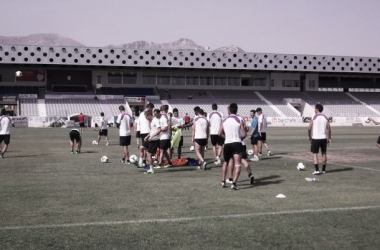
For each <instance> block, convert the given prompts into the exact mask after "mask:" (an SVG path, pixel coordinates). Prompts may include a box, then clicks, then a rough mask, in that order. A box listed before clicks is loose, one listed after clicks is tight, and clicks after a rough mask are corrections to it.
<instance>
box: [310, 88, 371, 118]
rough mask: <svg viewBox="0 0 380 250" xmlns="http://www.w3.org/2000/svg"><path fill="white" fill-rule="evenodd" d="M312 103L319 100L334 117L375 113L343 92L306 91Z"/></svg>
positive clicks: (361, 115) (362, 115)
mask: <svg viewBox="0 0 380 250" xmlns="http://www.w3.org/2000/svg"><path fill="white" fill-rule="evenodd" d="M307 95H308V96H310V97H311V98H312V99H313V100H315V102H314V103H317V102H320V103H321V104H322V105H324V107H325V108H326V110H328V111H330V112H331V113H330V115H331V116H335V117H364V116H374V115H376V114H375V113H374V112H373V111H371V110H370V109H368V108H367V107H366V106H365V105H363V104H362V103H360V102H357V101H355V100H354V99H352V98H351V97H349V96H348V95H347V94H346V93H343V92H307Z"/></svg>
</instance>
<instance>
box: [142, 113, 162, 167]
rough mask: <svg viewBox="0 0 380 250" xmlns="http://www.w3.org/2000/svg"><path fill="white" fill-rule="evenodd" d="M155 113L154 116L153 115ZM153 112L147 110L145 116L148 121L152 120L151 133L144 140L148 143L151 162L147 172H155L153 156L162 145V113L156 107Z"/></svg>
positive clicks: (149, 161) (148, 158) (148, 157)
mask: <svg viewBox="0 0 380 250" xmlns="http://www.w3.org/2000/svg"><path fill="white" fill-rule="evenodd" d="M153 113H154V117H153ZM153 113H152V110H147V111H146V112H145V117H146V119H147V120H148V121H150V128H151V130H150V133H149V134H148V135H147V136H146V137H145V138H144V141H145V142H147V143H148V147H147V151H148V153H147V160H148V163H149V170H148V171H147V172H146V173H147V174H154V169H153V158H152V156H153V155H155V154H156V152H157V149H158V148H159V146H160V133H161V125H160V118H161V114H160V110H159V109H155V110H154V112H153Z"/></svg>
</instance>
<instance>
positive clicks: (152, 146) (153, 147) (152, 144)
mask: <svg viewBox="0 0 380 250" xmlns="http://www.w3.org/2000/svg"><path fill="white" fill-rule="evenodd" d="M159 146H160V140H155V141H149V142H148V147H147V149H148V152H149V153H151V154H153V155H154V154H156V152H157V148H158V147H159Z"/></svg>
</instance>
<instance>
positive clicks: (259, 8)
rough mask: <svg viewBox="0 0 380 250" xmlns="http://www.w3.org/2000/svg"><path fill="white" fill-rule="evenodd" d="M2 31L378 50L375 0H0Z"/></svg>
mask: <svg viewBox="0 0 380 250" xmlns="http://www.w3.org/2000/svg"><path fill="white" fill-rule="evenodd" d="M0 8H1V15H0V35H3V36H26V35H30V34H34V33H57V34H59V35H62V36H67V37H70V38H72V39H74V40H77V41H78V42H81V43H83V44H85V45H86V46H106V45H109V44H115V45H118V44H123V43H130V42H134V41H138V40H146V41H148V42H155V43H164V42H173V41H175V40H177V39H179V38H189V39H192V40H193V41H194V42H195V43H197V44H199V45H202V46H209V47H211V49H216V48H219V47H222V46H228V45H232V44H233V45H236V46H239V47H241V48H242V49H243V50H245V51H247V52H263V53H265V52H266V53H283V54H287V53H289V54H291V53H294V54H315V55H346V56H373V57H380V0H233V1H230V0H0Z"/></svg>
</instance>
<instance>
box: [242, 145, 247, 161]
mask: <svg viewBox="0 0 380 250" xmlns="http://www.w3.org/2000/svg"><path fill="white" fill-rule="evenodd" d="M241 158H242V159H248V155H247V146H246V145H241Z"/></svg>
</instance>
